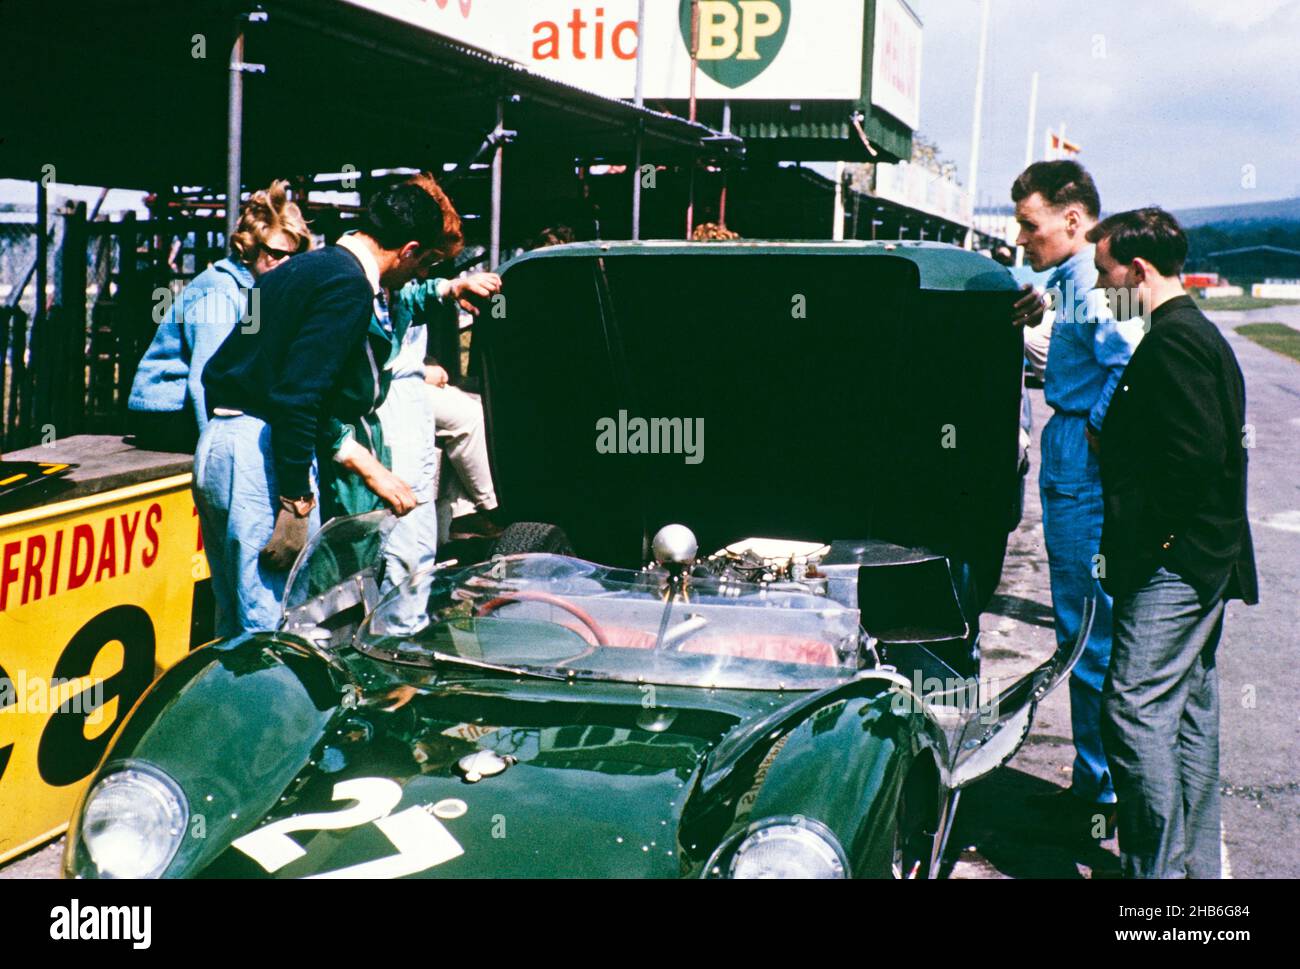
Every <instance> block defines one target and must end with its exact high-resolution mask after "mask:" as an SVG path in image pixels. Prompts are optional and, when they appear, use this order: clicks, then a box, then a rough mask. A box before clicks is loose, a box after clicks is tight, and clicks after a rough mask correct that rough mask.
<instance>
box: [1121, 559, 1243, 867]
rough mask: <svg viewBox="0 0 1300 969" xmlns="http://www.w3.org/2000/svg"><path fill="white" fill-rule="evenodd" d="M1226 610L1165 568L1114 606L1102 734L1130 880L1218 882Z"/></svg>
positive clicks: (1218, 598)
mask: <svg viewBox="0 0 1300 969" xmlns="http://www.w3.org/2000/svg"><path fill="white" fill-rule="evenodd" d="M1223 604H1224V603H1223V598H1222V596H1221V595H1220V596H1215V597H1213V598H1206V597H1203V596H1199V595H1198V594H1197V591H1196V590H1195V589H1194V588H1193V587H1192V586H1191V585H1189V584H1188V583H1186V582H1184V581H1183V580H1182V579H1181V578H1179V577H1178V576H1177V575H1175V574H1174V573H1172V572H1170V571H1168V570H1166V569H1164V568H1161V569H1159V570H1157V571H1156V573H1155V575H1153V576H1152V577H1151V579H1150V580H1149V581H1148V582H1147V584H1146V585H1145V586H1143V587H1142V588H1140V589H1138V590H1137V591H1136V592H1133V593H1130V594H1127V595H1121V596H1116V597H1115V603H1114V639H1113V643H1112V647H1111V657H1110V670H1109V673H1108V674H1107V676H1106V682H1105V685H1104V687H1103V689H1102V725H1101V730H1102V742H1103V744H1104V745H1105V748H1106V757H1107V760H1108V761H1109V763H1110V769H1111V772H1112V774H1113V776H1114V781H1115V793H1116V795H1117V796H1118V799H1119V805H1118V812H1119V817H1118V826H1119V848H1120V863H1121V868H1122V871H1123V874H1124V877H1126V878H1218V877H1220V855H1219V842H1220V829H1219V678H1218V670H1217V668H1216V666H1215V650H1216V649H1217V648H1218V645H1219V636H1220V634H1221V633H1222V631H1223Z"/></svg>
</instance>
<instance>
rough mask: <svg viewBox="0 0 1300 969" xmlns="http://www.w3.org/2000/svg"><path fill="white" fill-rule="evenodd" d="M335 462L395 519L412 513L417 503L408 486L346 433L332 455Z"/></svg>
mask: <svg viewBox="0 0 1300 969" xmlns="http://www.w3.org/2000/svg"><path fill="white" fill-rule="evenodd" d="M334 460H335V461H337V462H338V463H339V464H340V465H342V466H343V467H344V468H347V469H348V470H349V471H351V472H352V473H353V474H355V475H357V477H359V478H360V479H361V480H362V482H364V484H365V486H366V487H367V488H369V489H370V490H371V491H373V492H374V493H375V494H376V495H378V496H379V498H380V499H381V500H382V501H383V502H384V504H386V505H387V506H388V507H389V508H391V509H392V510H393V514H395V515H397V516H399V517H400V516H402V515H405V514H406V513H407V512H410V511H413V510H414V509H415V506H416V505H417V504H419V502H418V501H417V500H416V498H415V492H414V491H412V490H411V486H410V485H409V484H407V483H406V481H404V480H403V479H402V478H401V477H399V476H398V475H396V474H394V473H393V472H392V471H390V470H389V469H388V468H386V467H384V463H383V462H382V461H380V460H379V459H378V458H377V457H375V456H374V455H373V454H371V453H370V451H369V450H368V449H367V448H364V447H362V446H361V445H360V444H358V443H357V442H356V441H355V440H354V439H353V438H352V435H351V434H350V433H349V434H348V436H347V439H346V440H345V441H344V442H343V445H342V446H341V447H340V448H339V449H338V450H336V451H335V452H334Z"/></svg>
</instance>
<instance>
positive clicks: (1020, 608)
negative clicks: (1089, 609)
mask: <svg viewBox="0 0 1300 969" xmlns="http://www.w3.org/2000/svg"><path fill="white" fill-rule="evenodd" d="M984 614H985V615H986V616H988V615H993V616H1008V617H1010V618H1012V619H1018V620H1020V621H1021V622H1023V623H1028V624H1029V625H1031V626H1042V627H1044V628H1045V629H1055V628H1056V623H1055V620H1054V619H1053V618H1052V607H1051V606H1050V605H1044V604H1043V603H1041V602H1035V601H1034V600H1033V599H1025V598H1022V597H1020V596H1008V595H996V596H994V597H993V598H992V599H990V600H989V605H988V608H987V609H985V610H984Z"/></svg>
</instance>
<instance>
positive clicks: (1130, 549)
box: [1088, 209, 1259, 878]
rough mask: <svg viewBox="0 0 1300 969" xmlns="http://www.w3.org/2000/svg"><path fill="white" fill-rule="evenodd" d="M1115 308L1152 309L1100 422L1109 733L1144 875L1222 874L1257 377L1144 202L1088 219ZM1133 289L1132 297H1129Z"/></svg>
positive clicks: (1126, 820) (1124, 816)
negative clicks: (1197, 298) (1221, 647)
mask: <svg viewBox="0 0 1300 969" xmlns="http://www.w3.org/2000/svg"><path fill="white" fill-rule="evenodd" d="M1088 238H1089V239H1090V240H1092V241H1094V242H1096V244H1097V251H1096V262H1097V272H1098V284H1097V285H1098V287H1099V288H1102V289H1106V290H1107V295H1108V296H1109V297H1110V298H1111V301H1112V305H1113V307H1114V309H1115V312H1116V315H1117V316H1118V315H1123V314H1125V313H1126V312H1137V311H1140V312H1142V313H1143V314H1144V315H1146V316H1148V318H1149V321H1150V322H1149V332H1148V333H1147V335H1146V337H1145V338H1144V339H1143V340H1142V342H1141V344H1140V345H1139V346H1138V348H1137V350H1135V351H1134V353H1133V358H1132V359H1131V360H1130V361H1129V364H1128V367H1127V368H1126V369H1125V371H1124V375H1123V377H1122V379H1121V381H1120V386H1119V388H1118V390H1117V392H1116V393H1115V395H1114V399H1113V400H1112V401H1111V406H1110V411H1109V413H1108V414H1107V415H1106V420H1105V423H1104V424H1103V425H1102V429H1101V442H1100V446H1101V482H1102V490H1103V495H1104V502H1105V520H1104V522H1103V526H1102V536H1101V555H1102V561H1103V566H1104V569H1105V572H1104V575H1103V578H1102V584H1103V586H1104V587H1105V589H1106V591H1107V592H1109V593H1110V594H1111V595H1112V596H1114V645H1113V649H1112V652H1111V661H1110V671H1109V674H1108V676H1107V678H1106V683H1105V687H1104V689H1103V719H1102V737H1103V743H1104V744H1105V747H1106V754H1107V757H1108V759H1109V761H1110V766H1111V770H1112V771H1113V772H1114V779H1115V790H1116V793H1117V795H1118V798H1119V840H1120V854H1121V859H1122V867H1123V872H1124V875H1125V876H1126V877H1130V878H1183V877H1189V878H1217V877H1219V874H1220V870H1219V865H1220V861H1219V839H1220V830H1219V695H1218V673H1217V670H1216V667H1215V650H1216V648H1217V646H1218V644H1219V637H1220V634H1221V633H1222V630H1223V611H1224V602H1225V601H1226V600H1227V599H1241V600H1243V601H1245V602H1246V603H1254V602H1257V601H1258V599H1259V596H1258V588H1257V584H1256V577H1255V557H1254V550H1253V546H1252V544H1251V537H1250V525H1249V521H1248V519H1247V515H1246V442H1247V440H1248V436H1247V431H1246V426H1245V424H1246V420H1245V411H1246V388H1245V382H1244V380H1243V379H1242V375H1241V368H1240V367H1239V366H1238V365H1237V358H1236V357H1235V356H1234V354H1233V352H1232V348H1231V347H1230V346H1229V345H1228V343H1227V341H1226V340H1225V339H1224V338H1223V336H1222V334H1220V333H1219V330H1218V328H1217V327H1216V326H1215V325H1214V324H1213V323H1211V322H1210V321H1209V320H1207V319H1206V318H1205V316H1204V315H1203V314H1202V313H1201V312H1200V310H1198V309H1197V308H1196V304H1195V303H1193V302H1192V300H1191V298H1190V297H1188V296H1187V295H1186V294H1185V292H1184V291H1183V287H1182V283H1181V282H1180V280H1179V278H1178V274H1179V272H1180V271H1181V270H1182V267H1183V261H1184V260H1185V259H1186V256H1187V238H1186V236H1185V235H1184V234H1183V231H1182V229H1181V228H1180V227H1179V226H1178V223H1177V222H1176V221H1175V220H1174V218H1173V216H1171V215H1169V213H1167V212H1165V211H1163V210H1161V209H1141V210H1139V211H1135V212H1124V213H1121V214H1119V215H1114V216H1111V217H1110V218H1108V219H1106V220H1105V221H1103V222H1101V223H1100V224H1098V225H1097V226H1096V228H1094V229H1093V230H1092V232H1091V233H1089V236H1088ZM1117 297H1122V298H1117Z"/></svg>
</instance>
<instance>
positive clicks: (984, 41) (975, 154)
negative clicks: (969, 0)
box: [966, 0, 989, 249]
mask: <svg viewBox="0 0 1300 969" xmlns="http://www.w3.org/2000/svg"><path fill="white" fill-rule="evenodd" d="M980 6H981V8H982V9H981V11H980V54H979V66H978V67H977V68H976V69H975V112H974V115H975V116H974V119H973V120H972V122H971V136H970V197H971V227H970V231H969V232H967V233H966V248H967V249H974V248H975V209H976V208H978V207H979V195H978V194H976V190H977V188H978V186H979V166H980V126H981V123H982V122H983V120H984V117H983V111H984V64H985V61H986V60H987V57H988V46H989V0H981V4H980Z"/></svg>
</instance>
